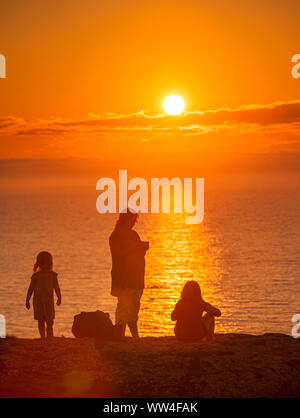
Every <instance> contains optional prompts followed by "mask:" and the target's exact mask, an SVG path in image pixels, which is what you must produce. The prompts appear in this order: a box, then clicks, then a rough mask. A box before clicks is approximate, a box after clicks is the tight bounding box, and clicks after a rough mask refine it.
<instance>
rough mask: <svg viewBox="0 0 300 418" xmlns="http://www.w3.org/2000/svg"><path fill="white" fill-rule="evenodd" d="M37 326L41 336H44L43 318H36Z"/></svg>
mask: <svg viewBox="0 0 300 418" xmlns="http://www.w3.org/2000/svg"><path fill="white" fill-rule="evenodd" d="M38 328H39V333H40V336H41V338H45V320H44V319H39V320H38Z"/></svg>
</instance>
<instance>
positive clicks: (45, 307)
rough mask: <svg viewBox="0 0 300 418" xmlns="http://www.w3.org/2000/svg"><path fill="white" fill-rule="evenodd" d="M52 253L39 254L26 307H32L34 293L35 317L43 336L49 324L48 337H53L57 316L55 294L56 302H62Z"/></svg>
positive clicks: (43, 336) (43, 252)
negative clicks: (31, 301) (53, 269)
mask: <svg viewBox="0 0 300 418" xmlns="http://www.w3.org/2000/svg"><path fill="white" fill-rule="evenodd" d="M52 266H53V260H52V255H51V254H50V253H48V252H47V251H42V252H40V253H39V254H38V256H37V259H36V263H35V265H34V266H33V271H34V273H33V275H32V276H31V283H30V286H29V288H28V292H27V297H26V308H27V309H30V303H29V301H30V298H31V296H32V293H33V311H34V319H36V320H37V321H38V328H39V332H40V336H41V338H45V323H46V324H47V330H46V335H47V338H51V337H53V322H54V318H55V310H54V295H53V291H55V293H56V296H57V302H56V304H57V305H58V306H59V305H60V304H61V293H60V288H59V284H58V281H57V273H55V272H54V271H52Z"/></svg>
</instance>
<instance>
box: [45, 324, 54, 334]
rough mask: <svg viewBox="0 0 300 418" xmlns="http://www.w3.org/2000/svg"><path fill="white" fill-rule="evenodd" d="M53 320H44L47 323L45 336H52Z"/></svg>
mask: <svg viewBox="0 0 300 418" xmlns="http://www.w3.org/2000/svg"><path fill="white" fill-rule="evenodd" d="M53 322H54V321H53V320H50V321H46V324H47V338H52V337H53Z"/></svg>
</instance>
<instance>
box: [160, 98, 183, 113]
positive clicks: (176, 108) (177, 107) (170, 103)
mask: <svg viewBox="0 0 300 418" xmlns="http://www.w3.org/2000/svg"><path fill="white" fill-rule="evenodd" d="M163 106H164V109H165V112H166V113H167V114H168V115H179V113H181V112H183V109H184V101H183V99H182V98H181V97H179V96H176V95H175V94H172V95H171V96H168V97H166V98H165V100H164V104H163Z"/></svg>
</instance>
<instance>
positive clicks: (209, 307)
mask: <svg viewBox="0 0 300 418" xmlns="http://www.w3.org/2000/svg"><path fill="white" fill-rule="evenodd" d="M204 310H205V312H207V313H209V314H210V315H212V316H221V311H220V309H218V308H215V307H214V306H212V305H211V304H210V303H207V302H206V305H205V308H204Z"/></svg>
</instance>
